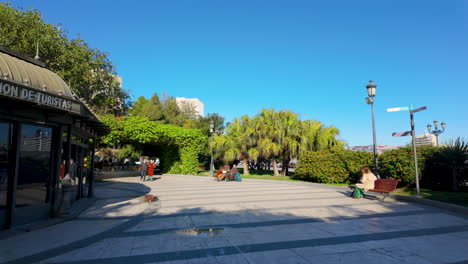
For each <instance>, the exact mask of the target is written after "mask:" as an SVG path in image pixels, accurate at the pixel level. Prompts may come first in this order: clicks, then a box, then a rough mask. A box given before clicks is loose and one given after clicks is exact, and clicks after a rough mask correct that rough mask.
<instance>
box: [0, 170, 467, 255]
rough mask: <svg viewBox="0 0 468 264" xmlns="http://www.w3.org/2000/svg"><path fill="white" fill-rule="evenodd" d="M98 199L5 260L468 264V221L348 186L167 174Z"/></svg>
mask: <svg viewBox="0 0 468 264" xmlns="http://www.w3.org/2000/svg"><path fill="white" fill-rule="evenodd" d="M145 194H153V195H155V196H157V198H158V201H156V202H153V203H151V204H148V203H147V202H145V201H144V199H143V195H145ZM96 195H97V198H98V199H97V201H96V202H95V203H94V204H93V205H92V206H91V207H90V208H88V209H87V210H86V211H85V212H84V213H82V214H81V215H80V216H79V217H78V218H76V219H74V220H70V221H67V222H64V223H60V224H57V225H53V226H49V227H47V228H44V229H40V230H36V231H33V232H29V233H23V234H20V235H17V236H14V237H8V238H6V239H2V238H0V263H83V264H92V263H99V264H107V263H131V264H139V263H466V262H468V216H467V215H461V214H455V213H451V212H448V211H444V210H441V209H437V208H433V207H428V206H423V205H419V204H414V203H407V202H397V201H392V200H391V199H389V200H386V202H385V203H381V202H379V201H376V200H371V199H361V200H354V199H350V198H349V197H347V190H346V189H345V188H342V187H335V186H327V185H318V184H308V183H296V182H283V181H264V180H249V179H248V180H244V181H242V182H215V181H213V180H212V179H210V178H207V177H196V176H182V175H163V176H161V177H160V179H158V180H156V181H154V182H140V181H139V178H138V177H131V178H130V177H129V178H117V179H109V180H108V181H107V182H105V183H100V184H97V188H96Z"/></svg>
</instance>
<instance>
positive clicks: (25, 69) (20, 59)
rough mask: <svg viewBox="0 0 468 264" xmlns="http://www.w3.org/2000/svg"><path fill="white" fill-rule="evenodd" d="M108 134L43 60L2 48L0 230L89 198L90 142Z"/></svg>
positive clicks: (90, 179)
mask: <svg viewBox="0 0 468 264" xmlns="http://www.w3.org/2000/svg"><path fill="white" fill-rule="evenodd" d="M107 133H109V128H108V127H107V126H106V125H104V124H103V123H102V122H101V121H100V120H99V118H98V117H97V116H96V115H95V114H94V113H93V112H92V111H91V110H90V108H89V107H88V106H87V105H86V104H85V103H84V102H83V101H82V100H80V99H79V98H78V97H77V96H76V95H74V94H73V93H72V91H71V90H70V87H68V85H67V84H66V83H65V81H64V80H62V79H61V78H60V77H59V76H58V75H57V74H56V73H54V72H52V71H50V70H49V69H48V68H47V66H46V65H45V64H44V63H42V62H40V61H38V60H35V59H32V58H29V57H26V56H23V55H22V54H19V53H17V52H14V51H12V50H9V49H7V48H5V47H3V46H0V229H2V228H11V227H12V226H18V225H23V224H28V223H31V222H33V221H37V220H40V219H47V218H49V217H55V216H57V215H58V214H59V213H60V212H61V210H63V208H64V206H67V205H70V203H72V202H73V201H74V200H76V199H79V198H82V197H85V196H92V195H93V188H92V187H93V185H92V183H93V173H92V172H93V171H92V168H93V161H94V159H89V162H90V164H87V165H88V166H87V165H85V163H86V162H85V157H87V156H90V155H89V151H91V152H92V153H93V154H92V155H91V156H94V146H92V147H91V148H90V149H89V150H88V145H89V144H88V143H89V139H93V138H96V137H99V136H102V135H106V134H107ZM92 142H94V140H93V141H92ZM86 167H88V168H86ZM89 167H91V168H89ZM88 169H90V171H86V170H88ZM88 172H89V173H88ZM65 175H68V176H66V178H67V179H66V180H64V178H65ZM65 194H67V195H65Z"/></svg>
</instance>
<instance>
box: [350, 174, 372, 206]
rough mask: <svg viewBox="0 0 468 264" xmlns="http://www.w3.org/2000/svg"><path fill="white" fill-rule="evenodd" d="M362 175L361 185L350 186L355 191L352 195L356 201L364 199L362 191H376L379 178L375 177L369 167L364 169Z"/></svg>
mask: <svg viewBox="0 0 468 264" xmlns="http://www.w3.org/2000/svg"><path fill="white" fill-rule="evenodd" d="M361 173H362V178H361V181H360V182H361V183H357V184H356V185H355V186H349V187H350V188H352V189H354V192H353V194H352V195H351V196H352V197H353V198H354V199H359V198H362V197H363V194H362V191H367V190H370V189H374V182H375V181H376V180H377V177H375V175H374V174H373V173H372V172H371V171H370V170H369V168H367V167H362V168H361Z"/></svg>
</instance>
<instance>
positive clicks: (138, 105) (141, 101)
mask: <svg viewBox="0 0 468 264" xmlns="http://www.w3.org/2000/svg"><path fill="white" fill-rule="evenodd" d="M146 104H148V100H147V99H146V98H145V97H144V96H140V97H138V98H137V100H136V101H135V102H133V106H132V108H130V110H129V111H128V112H129V113H130V114H131V115H134V116H141V115H142V113H143V107H144V106H145V105H146Z"/></svg>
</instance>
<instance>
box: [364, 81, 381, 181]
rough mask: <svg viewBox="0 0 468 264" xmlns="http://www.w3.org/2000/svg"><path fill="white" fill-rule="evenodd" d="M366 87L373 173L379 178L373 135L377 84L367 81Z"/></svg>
mask: <svg viewBox="0 0 468 264" xmlns="http://www.w3.org/2000/svg"><path fill="white" fill-rule="evenodd" d="M366 88H367V95H368V96H369V97H366V103H367V104H370V105H371V109H372V110H371V111H372V135H373V146H372V147H373V152H374V174H375V176H377V178H380V176H379V161H378V159H377V145H376V144H377V143H376V136H375V114H374V97H375V92H376V90H377V85H375V83H374V81H369V83H368V84H367V86H366Z"/></svg>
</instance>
